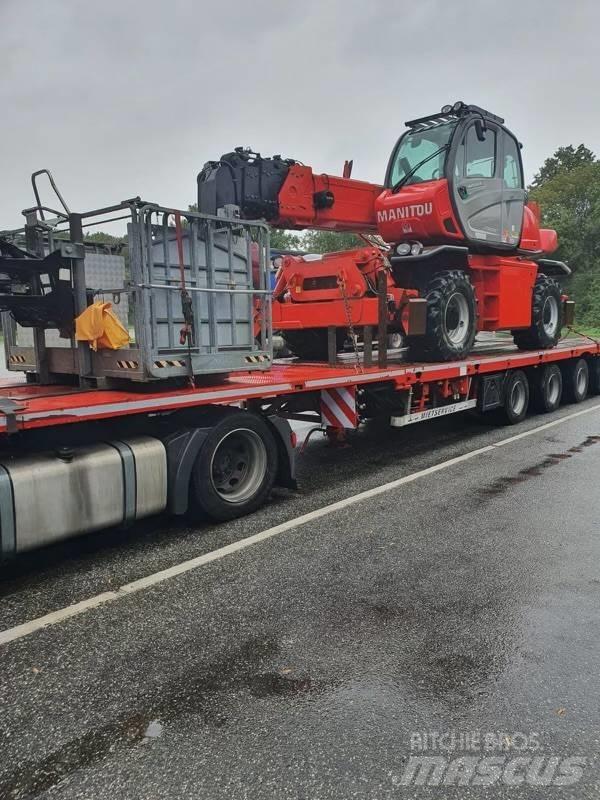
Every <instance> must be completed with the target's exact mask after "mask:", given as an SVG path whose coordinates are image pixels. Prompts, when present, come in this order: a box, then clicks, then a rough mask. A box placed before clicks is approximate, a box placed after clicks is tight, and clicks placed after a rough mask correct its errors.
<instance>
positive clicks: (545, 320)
mask: <svg viewBox="0 0 600 800" xmlns="http://www.w3.org/2000/svg"><path fill="white" fill-rule="evenodd" d="M561 328H562V307H561V289H560V286H559V284H558V283H557V282H556V281H555V280H554V278H549V277H548V276H547V275H542V274H540V275H538V276H537V278H536V280H535V285H534V287H533V298H532V301H531V327H530V328H526V329H525V330H515V331H513V338H514V340H515V344H516V345H517V347H518V348H519V350H535V349H536V348H541V349H544V350H547V349H549V348H550V347H554V346H555V345H556V343H557V342H558V340H559V338H560V330H561Z"/></svg>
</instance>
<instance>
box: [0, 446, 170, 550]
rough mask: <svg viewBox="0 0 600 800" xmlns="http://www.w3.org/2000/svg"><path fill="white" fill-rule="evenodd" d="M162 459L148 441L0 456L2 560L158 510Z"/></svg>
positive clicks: (163, 487) (162, 503)
mask: <svg viewBox="0 0 600 800" xmlns="http://www.w3.org/2000/svg"><path fill="white" fill-rule="evenodd" d="M166 503H167V459H166V452H165V447H164V445H163V443H162V442H161V441H159V440H158V439H155V438H153V437H150V436H142V437H136V438H135V439H127V440H121V441H114V442H110V443H102V444H92V445H86V446H81V447H74V448H63V449H61V450H58V451H48V452H42V453H35V454H26V455H15V456H12V457H11V456H8V455H6V454H2V455H1V456H0V545H1V550H0V554H1V555H2V556H10V555H13V554H14V553H19V552H23V551H25V550H31V549H33V548H36V547H40V546H41V545H45V544H50V543H51V542H55V541H58V540H60V539H67V538H69V537H71V536H78V535H82V534H85V533H89V532H91V531H96V530H99V529H101V528H107V527H110V526H114V525H126V524H129V523H132V522H134V521H135V520H136V519H141V518H142V517H147V516H150V515H151V514H157V513H159V512H160V511H163V510H164V509H165V507H166Z"/></svg>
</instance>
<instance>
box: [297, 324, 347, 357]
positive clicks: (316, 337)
mask: <svg viewBox="0 0 600 800" xmlns="http://www.w3.org/2000/svg"><path fill="white" fill-rule="evenodd" d="M282 336H283V340H284V342H285V343H286V346H287V348H288V349H289V350H291V352H292V353H293V354H294V355H295V356H298V358H300V359H302V360H303V361H327V360H328V358H329V352H328V345H327V328H306V330H298V331H296V330H294V331H292V330H290V331H282ZM335 338H336V352H338V353H339V351H340V350H341V349H342V348H343V346H344V342H345V341H346V331H345V329H344V328H338V329H337V330H336V334H335Z"/></svg>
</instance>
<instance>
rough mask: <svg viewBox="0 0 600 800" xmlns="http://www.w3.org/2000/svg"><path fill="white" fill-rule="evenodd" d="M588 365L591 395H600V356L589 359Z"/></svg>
mask: <svg viewBox="0 0 600 800" xmlns="http://www.w3.org/2000/svg"><path fill="white" fill-rule="evenodd" d="M587 365H588V372H589V377H590V385H589V389H588V391H589V394H600V356H595V357H590V358H588V360H587Z"/></svg>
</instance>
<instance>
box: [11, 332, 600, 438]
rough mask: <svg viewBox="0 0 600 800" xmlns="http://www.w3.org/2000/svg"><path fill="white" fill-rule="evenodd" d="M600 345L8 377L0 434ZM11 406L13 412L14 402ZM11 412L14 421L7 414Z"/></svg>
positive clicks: (441, 376) (559, 357) (480, 370)
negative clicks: (136, 379) (165, 373)
mask: <svg viewBox="0 0 600 800" xmlns="http://www.w3.org/2000/svg"><path fill="white" fill-rule="evenodd" d="M599 354H600V342H597V341H595V340H593V339H588V338H584V337H578V338H571V339H564V340H562V341H561V342H560V343H559V344H558V346H557V347H555V348H554V349H552V350H535V351H528V352H524V351H522V350H517V349H516V347H515V346H514V345H513V344H512V340H507V342H506V344H505V343H502V342H498V341H495V342H494V343H493V344H489V345H488V344H487V343H485V345H483V346H482V345H480V346H479V348H478V349H477V350H476V351H475V352H473V353H472V354H471V355H470V356H469V357H468V358H466V359H464V360H461V361H456V362H448V363H439V362H438V363H425V364H424V363H410V362H407V361H404V360H403V358H402V356H401V355H399V356H398V357H397V360H392V359H390V361H389V364H388V366H387V367H386V368H385V369H381V368H379V367H377V366H364V365H363V364H358V363H356V362H355V361H352V360H348V361H342V362H339V363H338V364H336V365H335V366H330V365H327V364H321V363H307V362H297V361H280V362H275V363H274V364H273V366H272V367H271V369H269V370H268V371H266V372H261V373H257V372H254V373H248V374H234V375H231V376H229V377H227V378H226V379H225V380H223V381H220V382H214V383H210V384H208V385H204V386H201V387H197V388H182V387H181V386H179V387H177V388H174V387H173V386H170V387H169V386H165V385H164V383H160V384H154V385H153V384H150V385H148V384H145V385H143V386H141V385H139V384H132V385H131V386H130V387H128V388H127V389H119V390H116V389H102V390H100V389H85V388H84V389H80V388H78V387H74V386H61V385H47V386H39V385H35V384H29V383H25V382H24V381H15V380H14V379H12V378H11V379H6V380H4V381H2V382H1V383H0V409H2V412H3V413H0V433H6V432H7V431H8V430H9V429H10V430H12V431H14V430H28V429H33V428H47V427H51V426H55V425H64V424H68V423H75V422H79V421H83V420H87V421H92V420H102V419H108V418H113V417H122V416H127V415H135V414H154V413H161V412H166V411H174V410H178V409H184V408H193V407H202V406H207V405H236V404H240V403H244V402H246V401H252V400H255V401H261V400H269V399H271V398H277V397H282V396H285V395H293V394H300V393H303V392H318V391H321V390H327V389H335V388H340V387H360V386H361V385H363V384H373V383H391V384H392V385H393V387H394V388H395V389H397V390H402V389H410V388H411V387H412V386H415V385H416V384H419V383H432V382H436V381H444V380H452V379H455V378H460V377H472V376H476V375H483V374H490V373H494V372H500V371H503V370H508V369H523V368H527V367H534V366H537V365H540V364H546V363H553V362H560V361H563V360H566V359H569V358H580V357H582V356H590V355H599ZM11 405H12V406H13V408H12V409H11V408H10V406H11ZM11 417H12V419H10V418H11Z"/></svg>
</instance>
